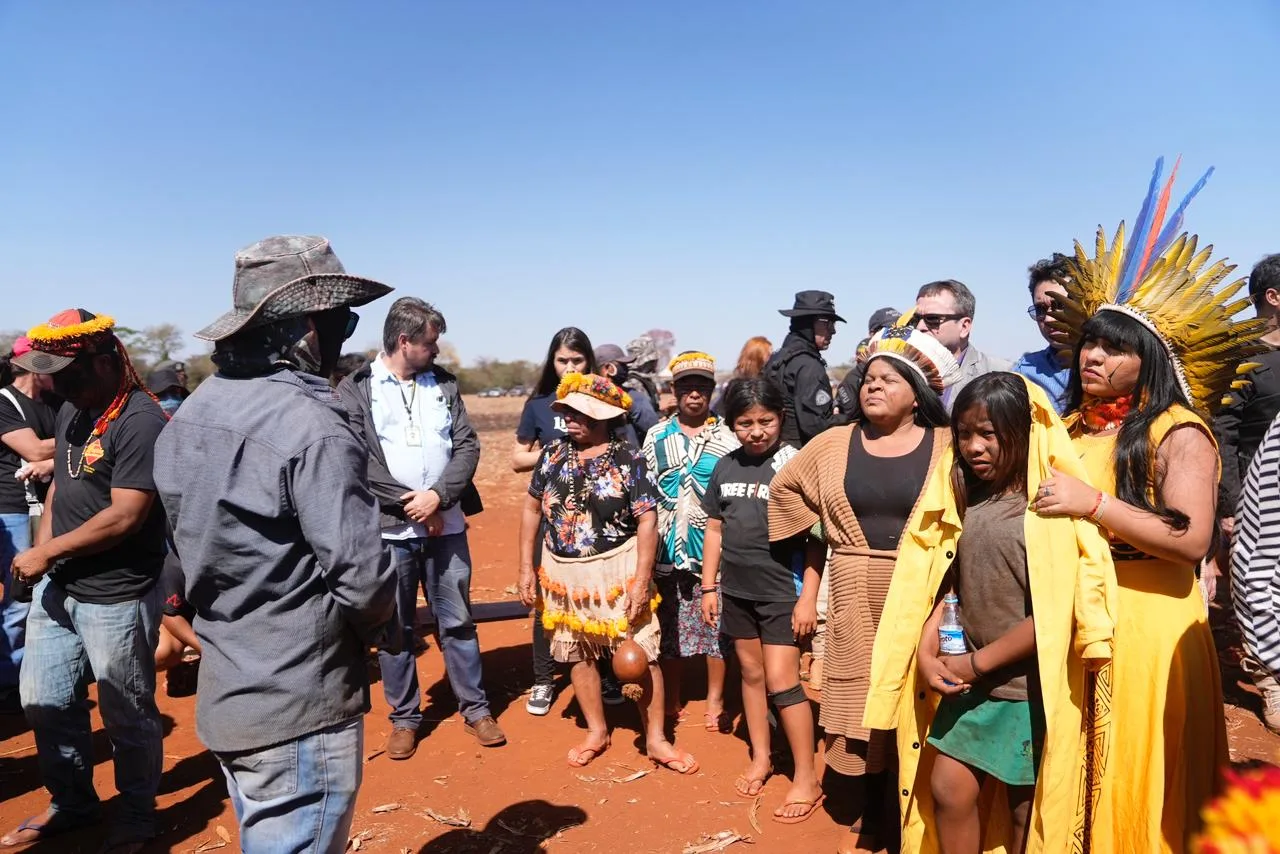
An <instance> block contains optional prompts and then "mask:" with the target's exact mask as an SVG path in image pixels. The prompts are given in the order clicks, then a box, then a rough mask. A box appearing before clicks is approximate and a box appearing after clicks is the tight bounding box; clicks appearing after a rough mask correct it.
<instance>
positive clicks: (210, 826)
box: [0, 399, 1280, 854]
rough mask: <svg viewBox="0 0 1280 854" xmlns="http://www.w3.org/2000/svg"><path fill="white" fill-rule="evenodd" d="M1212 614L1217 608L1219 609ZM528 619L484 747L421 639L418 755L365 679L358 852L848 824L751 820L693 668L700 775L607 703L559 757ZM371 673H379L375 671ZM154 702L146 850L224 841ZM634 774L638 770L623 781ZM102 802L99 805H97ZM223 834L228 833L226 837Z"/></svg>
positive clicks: (200, 755) (1234, 672) (1262, 736)
mask: <svg viewBox="0 0 1280 854" xmlns="http://www.w3.org/2000/svg"><path fill="white" fill-rule="evenodd" d="M522 403H523V401H522V400H519V399H497V400H479V399H476V400H469V401H468V407H469V409H470V412H471V414H472V418H473V419H474V420H475V421H476V423H477V426H478V429H480V430H482V438H483V442H484V454H483V456H482V460H481V464H480V474H479V485H480V489H481V492H482V495H483V497H484V501H485V505H486V510H485V512H484V513H483V514H481V515H479V516H477V517H474V518H473V520H472V527H471V537H470V539H471V548H472V553H473V558H474V563H475V576H474V584H473V594H474V599H475V601H476V602H478V603H488V602H497V601H500V600H508V599H510V598H512V597H511V591H509V590H507V588H508V587H509V586H511V585H512V584H513V583H514V581H515V574H516V562H517V554H516V547H517V546H516V539H517V532H518V525H519V522H518V519H517V512H518V507H519V503H520V501H521V500H522V497H523V494H524V491H523V490H524V486H525V485H526V484H527V480H526V479H524V478H522V477H519V476H516V475H513V474H512V473H511V472H510V471H509V469H508V468H507V459H508V454H509V451H510V446H511V442H512V436H513V432H514V428H515V423H516V419H517V416H518V413H519V410H520V406H521V405H522ZM1215 616H1216V617H1219V618H1221V617H1224V616H1225V615H1224V612H1223V611H1222V610H1221V609H1220V608H1219V609H1217V611H1216V613H1215ZM1218 622H1219V623H1223V622H1225V621H1224V620H1222V619H1219V620H1218ZM530 631H531V625H530V620H529V619H528V618H522V619H514V620H505V621H497V622H487V623H484V624H482V625H481V626H480V641H481V645H482V648H483V649H484V665H485V678H486V682H487V686H488V691H489V697H490V702H491V703H492V705H493V711H494V713H495V715H497V716H498V718H499V721H500V723H501V724H502V726H503V728H504V729H505V730H506V732H507V735H508V738H509V739H510V742H509V744H508V746H506V747H504V748H499V749H495V750H482V749H480V748H478V747H476V745H475V742H474V741H473V740H472V739H471V738H470V737H469V736H467V735H466V734H465V733H464V732H463V730H462V725H461V720H460V718H459V717H458V715H457V708H456V706H455V705H454V702H453V699H452V695H451V694H450V691H449V687H448V683H447V681H445V680H444V673H443V666H442V662H441V658H440V654H439V650H438V649H437V648H436V646H435V644H434V643H431V644H430V648H429V649H428V650H427V651H426V652H425V653H423V654H422V655H421V656H420V658H419V672H420V674H421V677H422V680H421V681H422V685H423V686H424V690H425V692H426V701H425V702H426V723H425V724H424V732H423V736H422V742H421V744H420V746H419V748H418V752H417V755H415V756H414V757H413V758H412V759H410V760H408V761H406V762H392V761H390V760H388V759H387V758H386V756H385V755H382V754H380V752H379V749H380V747H381V745H382V743H383V741H384V740H385V738H386V737H387V736H388V735H389V734H390V731H391V727H390V724H389V723H388V721H387V718H386V715H387V711H388V710H387V707H386V704H385V703H384V702H383V701H382V692H381V689H380V687H379V686H378V685H376V684H375V685H374V687H373V711H372V712H371V713H370V714H369V715H368V716H367V717H366V719H365V753H366V756H367V757H368V760H367V762H366V764H365V778H364V784H363V788H362V789H361V792H360V801H359V809H358V811H357V814H356V819H355V824H354V827H353V831H352V832H353V835H355V836H356V837H358V838H359V843H358V847H359V850H361V851H370V852H390V854H406V853H407V854H429V852H430V853H431V854H443V852H481V853H482V854H520V852H537V851H548V852H556V851H562V852H570V851H582V852H596V851H619V850H621V851H626V852H629V854H645V852H664V854H665V853H666V852H680V851H683V850H684V848H685V847H686V845H688V844H689V843H694V842H697V841H699V840H700V838H701V837H703V836H704V835H710V834H717V833H721V832H723V831H732V832H735V833H737V834H741V835H744V836H750V837H752V839H753V841H754V843H755V844H754V845H753V846H752V847H751V848H750V849H746V848H742V847H741V846H738V845H735V846H733V848H732V849H731V850H739V849H741V850H752V851H756V852H760V854H766V852H788V851H800V850H817V851H820V852H821V851H829V850H831V849H832V847H833V846H834V843H835V841H836V839H837V836H836V834H837V833H838V832H840V829H839V827H838V824H837V822H838V821H839V820H841V819H844V820H846V821H847V820H848V818H847V817H846V813H847V811H848V810H849V809H850V808H851V805H850V804H849V803H848V800H847V799H844V798H840V797H837V796H836V794H835V793H834V792H833V793H832V797H831V798H829V800H828V802H827V804H826V808H825V810H824V811H822V812H821V813H820V814H818V815H816V816H814V817H813V818H812V819H811V820H810V821H809V822H807V823H805V824H802V825H799V826H795V827H783V826H781V825H777V824H774V823H773V822H772V821H770V819H769V816H770V814H771V813H772V811H773V809H774V808H775V807H776V806H777V805H778V804H779V803H780V801H781V798H782V795H783V794H784V793H785V791H786V788H787V780H786V779H785V778H784V777H775V778H773V779H772V780H770V781H769V783H768V785H767V786H766V788H765V790H764V793H763V797H762V799H761V802H760V805H759V810H758V813H759V818H758V823H759V830H757V829H755V828H754V827H753V826H752V818H751V814H752V808H753V804H752V803H751V802H750V801H747V800H745V799H743V798H740V797H739V796H738V795H737V794H736V793H735V792H734V789H733V780H734V777H735V776H736V775H737V774H738V773H739V772H740V771H741V770H742V769H743V767H745V764H746V741H745V737H746V732H745V726H744V725H743V724H742V722H741V719H740V716H739V717H738V718H737V720H736V724H737V730H736V731H735V732H734V733H733V734H731V735H720V734H712V733H708V732H706V731H705V730H704V729H703V727H702V725H701V724H702V711H703V703H702V702H701V700H702V697H703V696H704V694H703V688H702V685H701V682H702V680H700V679H698V678H697V675H696V674H693V673H690V674H688V677H687V678H686V680H685V689H686V690H685V696H686V698H687V699H688V700H689V701H690V702H689V710H688V711H689V720H688V722H687V723H685V724H683V725H681V726H680V727H679V728H678V730H677V731H676V743H677V745H679V746H680V747H682V748H684V749H687V750H690V751H692V752H693V753H694V754H695V755H696V756H697V758H698V760H699V762H700V763H701V765H702V769H701V771H700V772H699V773H698V774H696V775H694V776H692V777H680V776H678V775H676V774H675V773H673V772H670V771H663V770H656V769H654V768H653V766H652V765H650V764H649V763H648V762H647V761H646V760H645V759H644V757H643V756H641V755H640V753H639V751H638V750H637V747H636V740H637V737H638V734H639V728H638V718H637V715H636V713H635V711H634V709H633V708H631V707H622V708H620V709H613V710H610V712H609V714H610V718H611V721H612V723H613V724H614V726H615V727H616V729H615V731H614V738H613V746H612V748H611V749H610V750H609V751H608V752H607V753H605V754H604V755H603V756H602V757H601V758H600V759H598V760H597V761H596V762H594V763H593V764H592V765H591V766H589V767H588V768H585V769H571V768H569V767H567V765H566V763H565V759H564V756H565V752H566V751H567V750H568V748H570V747H571V746H573V745H574V744H576V743H577V741H578V740H579V737H580V735H581V727H582V726H583V723H582V720H581V718H580V716H579V715H578V713H577V706H576V704H575V703H573V701H572V692H571V691H564V692H562V693H561V694H560V696H559V697H558V698H557V700H556V704H555V706H554V708H553V709H552V712H551V714H550V715H549V716H547V717H545V718H534V717H531V716H529V715H528V714H526V712H525V711H524V697H523V693H524V692H525V690H526V689H527V687H528V682H529V634H530ZM1218 642H1219V649H1221V650H1222V658H1223V662H1224V681H1225V685H1226V690H1227V697H1228V700H1229V702H1230V703H1231V706H1230V707H1229V709H1228V716H1229V717H1228V727H1229V730H1230V735H1231V745H1232V759H1233V761H1235V762H1238V763H1243V762H1254V761H1271V762H1275V761H1277V760H1278V759H1280V739H1278V738H1275V737H1272V736H1271V735H1269V734H1268V733H1267V732H1266V731H1265V730H1264V729H1263V728H1262V726H1261V724H1260V723H1259V722H1258V719H1257V712H1258V708H1259V700H1258V697H1257V696H1256V694H1254V693H1253V691H1252V687H1251V686H1249V685H1248V680H1247V679H1245V677H1244V676H1243V675H1242V674H1241V673H1240V671H1239V669H1238V668H1237V667H1236V666H1235V665H1234V661H1235V660H1236V657H1237V654H1238V653H1237V649H1238V647H1237V644H1236V641H1235V639H1234V637H1232V636H1231V634H1230V633H1229V631H1228V630H1227V629H1226V628H1222V627H1220V628H1219V629H1218ZM371 676H372V677H373V678H374V679H376V678H377V672H376V668H374V669H373V670H372V672H371ZM732 678H733V677H732V675H731V680H732ZM159 704H160V710H161V713H162V715H163V718H164V724H165V732H166V738H165V775H164V779H163V781H162V784H161V790H160V799H159V806H160V826H161V829H162V835H161V837H160V838H159V839H158V840H157V842H156V844H155V845H154V846H153V847H152V848H151V849H149V850H154V851H173V852H196V851H201V852H204V851H214V850H218V848H223V849H224V850H228V851H231V850H236V847H237V846H236V841H235V840H236V822H235V816H234V814H233V813H232V810H231V806H230V804H229V802H228V801H227V797H226V789H225V785H224V783H223V780H222V777H221V773H220V772H219V770H218V766H217V763H216V762H215V761H214V760H213V758H212V757H211V756H210V755H209V754H208V753H207V752H205V751H204V750H203V749H202V747H201V745H200V743H199V742H198V741H197V739H196V735H195V698H194V697H189V698H183V699H173V698H169V697H167V696H165V695H164V692H163V690H162V691H161V692H160V697H159ZM94 727H95V732H96V733H97V742H96V743H97V748H98V753H97V757H96V769H95V781H96V783H97V787H98V791H99V793H100V794H101V795H102V797H103V798H104V799H107V798H110V797H112V796H113V795H114V787H113V784H112V773H111V760H110V746H109V744H108V742H107V740H106V738H105V737H104V736H103V735H102V731H101V720H100V719H99V718H98V716H97V713H96V711H95V712H94ZM641 771H650V773H647V774H645V775H644V776H642V777H639V778H634V775H635V774H636V773H637V772H641ZM46 803H47V796H46V794H45V792H44V791H43V789H42V788H41V786H40V781H39V776H38V774H37V770H36V756H35V750H34V740H33V738H32V735H31V734H30V732H29V731H27V730H26V727H25V725H24V723H23V722H22V721H21V719H20V718H18V719H15V718H0V827H3V828H4V829H5V830H7V829H9V828H11V827H12V826H14V825H16V824H17V823H18V822H19V821H21V820H22V819H23V818H25V817H26V816H29V815H32V814H34V813H37V812H39V811H40V810H42V809H43V808H44V806H45V805H46ZM110 809H111V804H110V803H108V804H107V815H108V816H109V815H110ZM433 815H434V816H436V817H432V816H433ZM449 817H456V818H458V820H459V821H469V826H468V827H465V828H460V827H451V826H448V825H446V824H443V823H441V822H440V821H439V820H438V818H449ZM224 836H225V838H226V839H227V840H229V842H224V841H223V837H224ZM100 840H101V834H100V831H86V832H82V833H79V834H74V835H69V836H64V837H61V838H58V839H55V840H52V841H50V842H48V843H46V844H44V845H41V846H34V847H32V848H29V849H27V850H29V851H39V852H49V854H53V852H57V854H75V852H91V851H94V850H95V849H96V847H97V845H98V844H99V843H100ZM352 847H353V848H354V847H356V844H355V843H354V842H353V845H352Z"/></svg>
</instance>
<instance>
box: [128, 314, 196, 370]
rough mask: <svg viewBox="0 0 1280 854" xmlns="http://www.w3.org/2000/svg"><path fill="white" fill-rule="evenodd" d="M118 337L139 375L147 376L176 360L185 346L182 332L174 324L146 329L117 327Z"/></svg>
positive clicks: (162, 324) (163, 324)
mask: <svg viewBox="0 0 1280 854" xmlns="http://www.w3.org/2000/svg"><path fill="white" fill-rule="evenodd" d="M116 336H117V337H118V338H119V339H120V340H121V341H122V342H123V343H124V346H125V349H126V350H128V351H129V358H131V359H133V362H134V367H136V368H137V369H138V373H140V374H145V373H146V372H147V371H149V370H151V368H153V367H155V366H156V365H157V364H159V363H160V362H167V361H169V360H171V359H174V358H176V357H177V356H178V355H179V354H180V353H181V351H182V347H183V344H184V340H183V335H182V330H181V329H179V328H178V327H177V326H175V325H173V324H172V323H161V324H158V325H156V326H148V327H146V328H145V329H141V330H138V329H130V328H129V327H127V326H117V327H116Z"/></svg>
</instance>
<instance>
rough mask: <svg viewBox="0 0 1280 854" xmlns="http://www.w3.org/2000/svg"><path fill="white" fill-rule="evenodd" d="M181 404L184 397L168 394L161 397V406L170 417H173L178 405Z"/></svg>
mask: <svg viewBox="0 0 1280 854" xmlns="http://www.w3.org/2000/svg"><path fill="white" fill-rule="evenodd" d="M181 405H182V398H180V397H175V396H173V395H166V396H165V397H162V398H160V408H161V409H163V410H164V414H165V415H168V416H169V417H170V418H172V417H173V413H175V412H177V411H178V407H179V406H181Z"/></svg>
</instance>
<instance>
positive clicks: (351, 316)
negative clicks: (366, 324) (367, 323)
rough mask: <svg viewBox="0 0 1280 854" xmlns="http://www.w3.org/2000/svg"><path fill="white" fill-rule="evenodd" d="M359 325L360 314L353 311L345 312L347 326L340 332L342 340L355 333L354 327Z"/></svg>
mask: <svg viewBox="0 0 1280 854" xmlns="http://www.w3.org/2000/svg"><path fill="white" fill-rule="evenodd" d="M359 325H360V315H358V314H356V313H355V312H354V311H348V312H347V328H346V330H345V331H344V332H343V333H342V340H343V341H346V340H347V339H348V338H350V337H351V336H352V335H355V334H356V327H357V326H359Z"/></svg>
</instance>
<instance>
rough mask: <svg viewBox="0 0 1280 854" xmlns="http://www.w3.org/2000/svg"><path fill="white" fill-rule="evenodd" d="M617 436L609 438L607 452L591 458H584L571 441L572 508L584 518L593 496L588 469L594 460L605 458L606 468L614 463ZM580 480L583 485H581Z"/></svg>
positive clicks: (578, 516) (578, 515)
mask: <svg viewBox="0 0 1280 854" xmlns="http://www.w3.org/2000/svg"><path fill="white" fill-rule="evenodd" d="M617 442H618V440H617V438H616V437H613V438H610V439H609V447H608V448H606V449H605V452H604V453H603V454H601V455H600V456H597V457H592V458H591V459H590V460H583V459H582V457H581V456H579V454H578V446H577V445H575V444H574V443H573V442H569V468H570V475H569V489H570V494H569V497H570V498H571V499H572V500H573V506H572V507H571V508H570V509H571V510H572V511H573V515H574V516H575V517H577V518H582V517H584V516H587V515H588V510H587V501H588V499H589V498H590V497H591V477H590V472H589V471H588V468H589V466H590V465H591V463H592V462H593V461H594V460H603V461H604V462H605V464H606V470H607V469H608V468H609V467H610V466H612V464H613V456H614V450H615V448H616V446H617ZM579 481H580V482H581V485H579Z"/></svg>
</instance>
